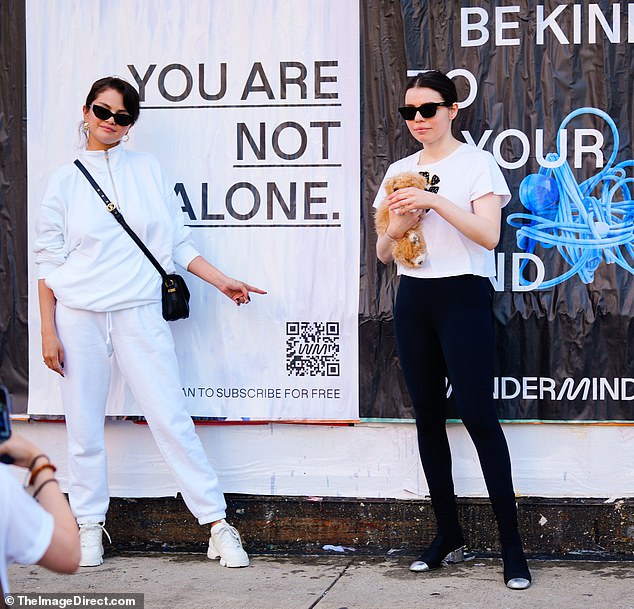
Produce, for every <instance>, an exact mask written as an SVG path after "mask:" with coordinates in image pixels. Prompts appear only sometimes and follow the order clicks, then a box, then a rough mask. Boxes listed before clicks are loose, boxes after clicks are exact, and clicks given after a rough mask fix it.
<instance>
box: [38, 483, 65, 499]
mask: <svg viewBox="0 0 634 609" xmlns="http://www.w3.org/2000/svg"><path fill="white" fill-rule="evenodd" d="M49 482H56V483H57V484H59V482H58V481H57V478H49V479H48V480H44V482H42V484H40V486H38V487H37V489H35V491H34V492H33V499H37V496H38V495H39V494H40V491H41V490H42V489H43V488H44V487H45V486H46V485H47V484H48V483H49Z"/></svg>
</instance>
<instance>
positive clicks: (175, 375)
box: [55, 302, 227, 524]
mask: <svg viewBox="0 0 634 609" xmlns="http://www.w3.org/2000/svg"><path fill="white" fill-rule="evenodd" d="M55 321H56V325H57V331H58V335H59V338H60V340H61V342H62V346H63V348H64V356H65V362H64V378H63V379H62V381H61V389H62V401H63V403H64V410H65V414H66V426H67V429H68V476H69V498H70V504H71V507H72V509H73V512H74V514H75V516H76V518H77V521H78V522H79V524H83V523H85V522H103V521H104V520H105V516H106V512H107V511H108V504H109V497H110V495H109V491H108V471H107V466H106V452H105V446H104V418H105V406H106V398H107V396H108V389H109V385H110V361H109V358H110V357H111V355H112V354H114V356H115V357H116V358H117V363H118V366H119V368H120V369H121V373H122V374H123V377H124V379H125V381H126V383H127V385H128V386H129V388H130V390H131V391H132V394H133V395H134V398H135V400H136V403H137V405H138V406H139V407H140V409H141V411H142V412H143V415H144V416H145V418H146V420H147V422H148V425H149V428H150V430H151V431H152V435H153V436H154V439H155V441H156V444H157V445H158V448H159V450H160V451H161V454H162V455H163V457H164V459H165V460H166V462H167V463H168V465H169V467H170V469H171V471H172V473H173V475H174V477H175V478H176V480H177V482H178V485H179V487H180V491H181V494H182V496H183V499H184V500H185V503H186V504H187V507H188V508H189V510H190V511H191V512H192V514H193V515H194V516H195V517H196V518H197V519H198V522H200V524H206V523H209V522H213V521H215V520H220V519H222V518H224V517H225V510H226V507H227V506H226V503H225V499H224V496H223V494H222V491H221V489H220V484H219V481H218V477H217V476H216V473H215V472H214V470H213V468H212V467H211V464H210V463H209V460H208V459H207V455H206V454H205V451H204V449H203V446H202V444H201V442H200V439H199V438H198V435H197V434H196V431H195V429H194V424H193V421H192V420H191V417H190V416H189V414H188V413H187V410H186V408H185V403H184V396H183V392H182V388H181V383H180V375H179V372H178V362H177V360H176V352H175V349H174V340H173V338H172V332H171V330H170V329H169V326H168V324H167V322H166V321H165V320H164V319H163V317H162V315H161V303H160V302H159V303H155V304H150V305H145V306H140V307H134V308H131V309H123V310H120V311H112V312H107V313H95V312H92V311H84V310H80V309H71V308H68V307H65V306H64V305H62V304H61V303H59V302H58V303H57V307H56V312H55Z"/></svg>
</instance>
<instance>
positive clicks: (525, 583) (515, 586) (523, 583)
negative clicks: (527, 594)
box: [506, 577, 531, 590]
mask: <svg viewBox="0 0 634 609" xmlns="http://www.w3.org/2000/svg"><path fill="white" fill-rule="evenodd" d="M530 585H531V582H530V581H529V580H527V579H526V578H525V577H514V578H513V579H509V580H508V581H507V582H506V587H507V588H510V589H511V590H526V588H528V587H529V586H530Z"/></svg>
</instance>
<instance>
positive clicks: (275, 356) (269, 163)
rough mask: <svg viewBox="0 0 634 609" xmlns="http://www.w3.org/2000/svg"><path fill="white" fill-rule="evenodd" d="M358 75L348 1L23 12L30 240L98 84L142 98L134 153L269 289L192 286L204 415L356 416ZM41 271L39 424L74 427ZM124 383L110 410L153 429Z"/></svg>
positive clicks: (35, 359) (188, 373)
mask: <svg viewBox="0 0 634 609" xmlns="http://www.w3.org/2000/svg"><path fill="white" fill-rule="evenodd" d="M359 73H360V72H359V14H358V5H357V2H354V1H350V0H346V1H345V2H341V1H340V0H294V1H293V2H287V1H285V0H279V1H271V0H260V1H258V0H222V1H218V0H216V1H214V2H209V1H208V0H134V1H132V2H131V1H129V0H107V1H106V0H100V1H93V2H80V1H79V0H55V2H51V1H50V0H28V1H27V108H28V116H27V121H28V122H27V126H28V130H27V134H28V135H27V142H28V186H29V237H30V241H31V243H32V239H33V235H34V226H35V223H36V222H37V213H38V206H39V202H40V200H41V198H42V196H43V193H44V190H45V188H46V184H47V180H48V177H49V176H50V175H51V173H52V172H53V171H54V170H55V169H56V168H57V167H59V166H60V165H63V164H65V163H69V162H72V160H73V159H74V158H75V155H76V152H77V143H78V137H77V134H78V125H79V124H80V123H81V119H82V114H81V109H82V105H83V103H84V101H85V97H86V95H87V93H88V90H89V88H90V86H91V84H92V82H93V81H95V80H97V79H98V78H100V77H102V76H107V75H117V76H121V77H123V78H125V79H126V80H128V81H129V82H131V83H132V84H134V85H135V86H136V87H137V88H138V90H139V93H140V96H141V117H140V119H139V121H138V123H137V124H136V125H135V126H134V128H133V129H132V130H131V133H130V135H131V138H130V141H129V142H128V143H127V144H125V146H126V147H128V148H130V149H138V150H144V151H148V152H151V153H153V154H155V155H156V156H157V157H158V158H159V160H160V161H161V164H162V166H163V168H164V170H165V171H166V173H167V174H168V175H169V176H170V177H171V178H172V179H173V181H174V187H175V189H176V193H177V195H178V197H179V201H181V202H182V206H183V210H184V212H185V213H186V214H187V223H188V224H189V225H190V226H191V227H192V234H193V238H194V240H195V243H196V245H197V247H198V248H199V250H200V251H201V253H202V254H203V255H204V256H205V257H206V258H207V259H208V260H210V261H211V262H212V263H213V264H215V265H216V266H218V267H219V268H220V269H221V270H222V271H224V272H225V273H227V274H228V275H231V276H234V277H238V278H240V279H243V280H245V281H247V282H248V283H250V284H252V285H256V286H258V287H261V288H263V289H265V290H267V292H268V294H267V295H266V296H258V295H255V296H253V297H252V302H251V304H250V305H249V306H247V307H240V308H237V307H235V306H234V305H233V304H232V303H231V302H230V301H229V300H228V299H227V298H225V297H224V296H222V295H221V294H220V293H218V292H217V291H216V290H215V289H214V288H212V287H211V286H209V285H207V284H204V283H203V282H201V281H200V280H198V279H197V278H196V277H194V276H192V275H188V285H189V287H190V289H191V292H192V300H191V306H192V317H190V319H188V320H183V321H179V322H176V323H173V324H172V330H173V333H174V336H175V339H176V342H177V349H178V355H179V362H180V367H181V376H182V382H183V391H184V394H185V396H186V398H187V405H188V409H189V411H190V413H191V414H192V415H194V416H204V417H219V418H226V419H229V420H241V419H264V420H302V419H310V420H353V419H356V418H358V348H357V332H358V319H357V310H358V298H359V200H360V191H359V175H360V167H359V150H360V146H359V140H360V134H359V112H360V109H359ZM87 203H91V204H93V203H94V205H95V206H97V205H99V204H101V202H100V201H99V200H98V199H96V200H95V201H94V202H87ZM131 247H135V246H134V245H133V244H132V243H131ZM30 265H31V266H30V277H31V282H30V293H29V294H30V308H29V324H30V370H29V376H30V385H29V412H30V413H32V414H62V413H63V409H62V406H61V402H60V399H59V389H58V387H57V386H56V384H57V381H58V379H57V378H55V375H54V373H52V372H50V371H49V370H48V369H47V368H45V366H44V365H43V363H42V358H41V345H40V329H39V313H38V305H37V281H36V269H35V267H34V265H33V262H32V260H31V261H30ZM113 367H116V366H115V364H114V363H113ZM113 372H114V377H113V378H114V381H113V386H112V391H111V396H110V400H109V406H108V413H109V414H141V413H139V412H138V409H137V408H136V407H135V405H134V403H133V402H132V399H131V396H129V395H127V392H126V391H125V388H124V387H123V384H122V382H121V377H120V375H119V374H118V371H117V370H116V369H115V370H114V371H113ZM157 383H160V379H159V378H157Z"/></svg>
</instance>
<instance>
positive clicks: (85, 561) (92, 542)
mask: <svg viewBox="0 0 634 609" xmlns="http://www.w3.org/2000/svg"><path fill="white" fill-rule="evenodd" d="M104 532H105V533H106V536H107V537H108V539H110V535H108V532H107V531H106V529H104V528H103V524H101V523H100V522H86V523H85V524H80V525H79V542H80V545H81V559H80V561H79V566H80V567H98V566H99V565H100V564H102V563H103V543H102V541H101V536H102V533H104Z"/></svg>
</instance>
